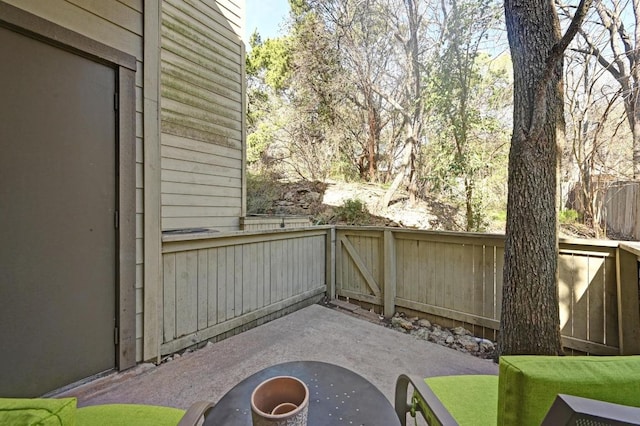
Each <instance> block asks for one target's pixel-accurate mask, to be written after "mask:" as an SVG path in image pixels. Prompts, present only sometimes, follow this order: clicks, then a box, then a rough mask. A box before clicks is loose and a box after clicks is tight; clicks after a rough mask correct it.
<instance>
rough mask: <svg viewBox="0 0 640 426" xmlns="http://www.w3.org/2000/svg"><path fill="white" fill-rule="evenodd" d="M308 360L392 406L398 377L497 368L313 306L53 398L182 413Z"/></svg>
mask: <svg viewBox="0 0 640 426" xmlns="http://www.w3.org/2000/svg"><path fill="white" fill-rule="evenodd" d="M298 360H313V361H324V362H329V363H333V364H337V365H340V366H342V367H345V368H348V369H350V370H353V371H355V372H356V373H358V374H360V375H361V376H363V377H365V378H366V379H367V380H369V381H370V382H371V383H373V384H374V385H375V386H377V387H378V389H380V390H381V391H382V392H383V393H384V394H385V395H386V397H387V398H388V399H389V401H393V394H394V389H395V381H396V378H397V377H398V375H399V374H401V373H411V374H417V375H418V376H422V377H429V376H440V375H451V374H497V373H498V366H497V365H496V364H494V363H493V362H492V361H490V360H483V359H479V358H476V357H473V356H471V355H467V354H463V353H460V352H457V351H455V350H453V349H449V348H445V347H442V346H439V345H436V344H433V343H429V342H426V341H423V340H417V339H415V338H413V337H412V336H409V335H406V334H402V333H399V332H397V331H394V330H391V329H388V328H385V327H381V326H379V325H376V324H372V323H370V322H367V321H365V320H362V319H359V318H355V317H353V316H350V315H347V314H345V313H342V312H339V311H337V310H333V309H330V308H327V307H324V306H320V305H312V306H309V307H307V308H304V309H301V310H299V311H297V312H294V313H292V314H289V315H286V316H284V317H282V318H279V319H277V320H275V321H272V322H269V323H267V324H265V325H262V326H259V327H256V328H254V329H251V330H249V331H246V332H244V333H241V334H238V335H236V336H233V337H231V338H229V339H226V340H224V341H222V342H218V343H216V344H213V345H209V346H207V347H204V348H202V349H200V350H197V351H195V352H192V353H188V354H185V355H183V356H181V357H179V358H176V359H175V360H173V361H170V362H168V363H164V364H161V365H159V366H154V365H152V364H142V365H139V366H137V367H135V368H134V369H132V370H129V371H127V372H124V373H118V374H113V375H111V376H108V377H105V378H102V379H98V380H95V381H93V382H90V383H88V384H85V385H83V386H80V387H77V388H74V389H71V390H68V391H66V392H64V394H61V395H59V396H63V395H64V396H76V397H78V405H80V406H85V405H95V404H106V403H138V404H153V405H165V406H171V407H178V408H183V409H186V408H187V407H189V405H191V403H193V402H195V401H198V400H209V401H218V400H219V399H220V398H221V397H222V396H224V394H225V393H226V392H227V391H228V390H229V389H231V388H232V387H233V386H235V385H236V384H237V383H238V382H240V381H241V380H242V379H244V378H246V377H248V376H250V375H251V374H253V373H255V372H257V371H259V370H262V369H263V368H266V367H268V366H271V365H274V364H279V363H282V362H287V361H298Z"/></svg>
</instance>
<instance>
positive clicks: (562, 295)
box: [558, 255, 574, 336]
mask: <svg viewBox="0 0 640 426" xmlns="http://www.w3.org/2000/svg"><path fill="white" fill-rule="evenodd" d="M573 261H574V259H573V255H565V256H560V257H559V258H558V301H559V303H560V330H561V331H562V333H563V334H565V335H568V336H571V335H572V334H573V317H572V314H573V299H574V298H573V287H574V282H573V277H574V265H573Z"/></svg>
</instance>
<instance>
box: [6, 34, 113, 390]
mask: <svg viewBox="0 0 640 426" xmlns="http://www.w3.org/2000/svg"><path fill="white" fill-rule="evenodd" d="M115 78H116V77H115V71H114V69H112V68H110V67H108V66H105V65H102V64H99V63H96V62H93V61H91V60H89V59H86V58H83V57H81V56H78V55H76V54H73V53H70V52H67V51H64V50H61V49H58V48H56V47H53V46H50V45H48V44H45V43H43V42H41V41H37V40H35V39H31V38H29V37H26V36H24V35H21V34H18V33H16V32H13V31H10V30H8V29H4V28H0V348H1V349H0V395H2V396H36V395H41V394H43V393H45V392H48V391H51V390H53V389H56V388H58V387H61V386H64V385H66V384H69V383H72V382H74V381H77V380H80V379H82V378H85V377H88V376H91V375H94V374H96V373H99V372H102V371H105V370H109V369H112V368H114V366H115V345H114V337H113V333H114V326H115V313H116V306H115V303H116V302H115V296H116V290H115V289H116V286H115V285H116V284H115V279H116V278H115V277H116V271H115V268H116V266H115V265H116V236H115V229H114V209H115V205H116V172H115V170H116V160H115V158H116V151H115V150H116V148H115V147H116V124H115V123H116V119H115V111H114V107H113V106H114V92H115V87H116V85H115V83H116V81H115Z"/></svg>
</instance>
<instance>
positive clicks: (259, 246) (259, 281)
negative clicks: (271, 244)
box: [254, 243, 267, 309]
mask: <svg viewBox="0 0 640 426" xmlns="http://www.w3.org/2000/svg"><path fill="white" fill-rule="evenodd" d="M255 246H256V258H255V259H254V261H255V265H256V308H257V309H261V308H263V307H264V306H265V305H267V303H265V298H264V295H265V286H266V285H267V280H266V279H265V277H266V276H267V275H266V273H265V263H266V262H265V260H264V251H265V246H266V244H265V243H255Z"/></svg>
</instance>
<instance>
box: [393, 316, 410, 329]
mask: <svg viewBox="0 0 640 426" xmlns="http://www.w3.org/2000/svg"><path fill="white" fill-rule="evenodd" d="M391 325H392V326H394V327H396V328H402V329H404V330H413V329H414V327H413V324H412V323H411V322H410V321H407V320H406V319H404V318H402V317H393V318H391Z"/></svg>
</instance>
